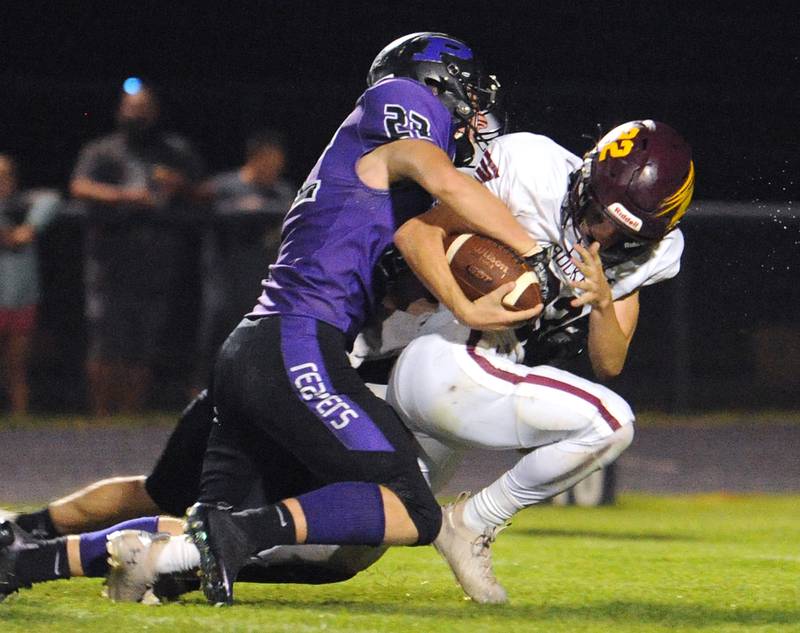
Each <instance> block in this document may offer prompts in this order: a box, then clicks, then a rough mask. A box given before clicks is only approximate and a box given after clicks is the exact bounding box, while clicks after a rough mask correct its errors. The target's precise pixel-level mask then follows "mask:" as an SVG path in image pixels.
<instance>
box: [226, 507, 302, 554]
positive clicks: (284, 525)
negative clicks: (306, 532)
mask: <svg viewBox="0 0 800 633" xmlns="http://www.w3.org/2000/svg"><path fill="white" fill-rule="evenodd" d="M231 518H232V519H233V524H234V525H235V526H236V527H237V528H239V529H240V530H241V531H242V532H243V533H244V535H245V537H246V538H247V543H248V544H249V545H250V546H252V550H253V551H258V550H261V549H266V548H268V547H272V546H274V545H293V544H295V543H297V535H296V533H295V529H294V519H293V518H292V513H291V512H289V510H288V509H287V508H286V506H285V505H283V504H282V503H276V504H274V505H269V506H263V507H261V508H252V509H249V510H242V511H240V512H231Z"/></svg>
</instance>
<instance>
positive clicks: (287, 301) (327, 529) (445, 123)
mask: <svg viewBox="0 0 800 633" xmlns="http://www.w3.org/2000/svg"><path fill="white" fill-rule="evenodd" d="M368 84H369V88H368V89H367V90H366V92H364V93H363V94H362V96H361V97H360V98H359V99H358V101H357V103H356V107H355V109H354V111H353V112H352V113H351V114H350V115H349V116H348V117H347V118H346V119H345V121H344V122H343V123H342V125H341V126H340V128H339V129H338V130H337V131H336V133H335V134H334V136H333V138H332V139H331V141H330V143H329V144H328V146H327V147H326V149H325V151H324V152H323V154H322V156H321V157H320V158H319V160H318V161H317V164H316V165H315V166H314V168H313V169H312V170H311V173H310V174H309V176H308V178H307V180H306V182H305V183H304V185H303V186H302V187H301V189H300V191H299V193H298V195H297V198H296V199H295V201H294V204H293V205H292V207H291V209H290V210H289V212H288V214H287V216H286V219H285V221H284V226H283V232H282V244H281V249H280V253H279V257H278V260H277V262H276V263H275V264H274V265H273V266H271V267H270V272H269V276H268V277H267V279H265V280H264V282H263V284H262V285H263V293H262V295H261V297H260V299H259V301H258V303H257V305H256V306H255V308H254V309H253V311H252V312H250V313H249V314H248V315H247V316H246V317H245V318H244V319H243V321H242V322H241V323H240V324H239V326H238V327H237V328H236V329H235V330H234V331H233V332H232V333H231V335H230V336H229V338H228V340H227V341H226V342H225V344H224V345H223V346H222V348H221V350H220V353H219V355H218V358H217V362H216V367H215V371H214V376H213V389H212V394H213V395H212V400H213V407H214V415H215V417H214V424H213V427H212V430H211V434H210V437H209V440H208V446H207V449H206V453H205V461H204V465H203V473H202V477H201V486H200V496H199V499H200V500H199V502H198V503H196V504H195V505H194V506H192V507H191V508H190V510H189V513H188V515H187V534H188V536H189V537H190V538H189V539H183V538H177V539H172V540H171V541H168V543H169V546H170V547H171V548H173V549H174V550H175V557H176V559H177V560H179V561H180V564H179V565H178V566H180V565H184V564H185V565H186V566H187V568H188V567H194V566H197V564H198V563H199V565H200V567H201V570H202V586H203V590H204V592H205V594H206V597H207V599H208V600H209V602H211V603H215V604H219V603H227V604H230V603H231V602H232V600H233V583H234V581H235V580H236V577H237V574H238V572H239V570H240V569H241V568H242V566H244V564H245V563H246V561H247V560H248V558H249V556H250V555H251V554H254V553H256V552H259V551H262V550H265V549H268V548H270V547H272V546H275V545H280V544H303V543H308V544H323V545H324V544H350V545H380V544H398V545H399V544H405V545H422V544H428V543H430V542H431V541H432V540H433V539H434V538H435V537H436V535H437V534H438V532H439V528H440V525H441V510H440V508H439V506H438V504H437V502H436V500H435V498H434V496H433V494H432V493H431V491H430V489H429V487H428V485H427V483H426V481H425V479H424V478H423V476H422V474H421V473H420V471H419V468H418V466H417V461H416V451H415V447H414V444H413V442H412V440H411V438H410V435H409V433H408V431H407V430H406V429H405V428H404V426H403V424H402V422H401V421H400V419H399V418H398V416H397V414H396V413H395V412H394V411H393V410H392V409H391V408H390V407H389V406H388V405H387V404H386V403H385V402H384V401H383V400H381V399H380V398H378V397H376V396H375V395H373V394H372V392H371V391H370V390H369V389H368V388H367V387H366V385H365V384H364V382H363V381H362V380H361V379H360V378H359V376H358V374H357V373H356V371H355V370H354V369H352V368H351V366H350V364H349V362H348V358H347V354H346V352H347V349H348V347H349V346H350V344H351V343H352V341H353V339H354V337H355V335H356V334H357V333H358V331H359V330H360V328H361V327H362V325H363V324H364V323H365V322H366V321H367V319H368V318H369V317H371V316H372V314H373V313H374V311H375V309H376V306H377V304H378V303H379V299H380V297H379V293H380V288H381V286H382V285H383V284H382V280H381V279H380V278H379V276H376V275H375V274H374V271H375V270H376V264H377V263H378V261H379V259H380V258H381V256H382V255H383V254H384V252H385V251H386V250H387V249H388V248H389V247H390V246H391V245H392V243H394V244H395V245H396V247H397V248H398V250H399V251H400V252H401V253H402V254H404V255H406V256H408V255H410V254H411V253H412V252H413V251H414V249H415V244H414V243H413V240H410V239H409V237H408V234H407V232H406V231H404V226H403V225H404V224H405V223H406V221H408V220H410V219H411V218H413V217H415V216H417V215H420V214H422V213H424V212H425V211H427V210H428V209H429V208H430V206H431V205H432V204H433V202H434V200H437V201H439V202H441V203H443V204H445V205H447V206H448V207H449V208H451V209H452V210H453V212H454V213H455V214H457V215H458V216H459V217H460V218H462V220H463V221H464V222H465V223H466V224H467V225H469V226H470V227H471V228H473V229H474V230H475V231H476V232H479V233H483V234H486V235H489V236H492V237H494V238H496V239H499V240H501V241H503V242H505V243H506V244H508V245H509V246H511V247H512V248H514V249H515V250H517V251H518V252H519V253H520V254H522V255H523V256H526V257H537V256H540V254H541V253H542V249H541V248H540V247H539V246H538V244H537V243H536V242H535V240H533V238H531V237H530V236H529V235H528V233H527V232H526V231H525V230H524V229H523V228H522V226H521V225H519V224H518V223H517V222H516V220H515V219H514V218H513V216H512V215H511V213H510V212H509V210H508V208H507V207H506V206H505V205H504V204H503V203H502V202H500V201H499V200H498V199H497V198H495V197H494V196H493V195H492V194H491V193H489V192H488V191H487V190H486V189H485V188H484V187H482V186H481V185H480V184H479V183H478V182H477V181H475V180H474V179H472V178H470V177H469V176H467V175H466V174H463V173H461V172H459V171H458V170H457V169H456V168H455V166H454V165H453V158H454V156H455V153H456V140H455V139H456V138H457V137H462V138H464V137H466V136H468V128H469V127H470V126H471V125H472V122H473V120H474V119H475V117H476V114H477V112H479V111H482V110H487V109H489V108H490V107H491V105H492V103H493V101H494V97H495V92H496V89H497V84H496V82H495V81H494V80H493V78H491V77H489V76H486V75H485V74H484V73H483V72H482V70H481V68H480V66H479V65H478V64H477V62H476V60H475V58H474V55H473V53H472V50H471V49H470V48H469V47H468V46H467V45H466V44H465V43H464V42H462V41H460V40H457V39H455V38H452V37H450V36H447V35H444V34H441V33H415V34H411V35H408V36H405V37H403V38H400V39H398V40H396V41H395V42H392V43H391V44H390V45H389V46H387V47H386V48H385V49H384V50H383V51H381V52H380V53H379V55H378V57H377V58H376V59H375V60H374V62H373V64H372V67H371V68H370V72H369V78H368ZM409 259H410V260H411V261H413V262H414V272H415V273H416V274H417V275H418V276H419V277H420V279H421V280H422V281H423V282H424V283H425V285H426V286H427V287H428V289H429V290H430V291H431V292H432V293H433V294H434V295H435V296H436V297H437V298H438V299H439V300H440V301H441V302H442V303H444V304H445V305H447V306H448V307H449V308H450V309H451V310H452V312H453V313H454V314H455V315H456V316H457V318H459V319H460V320H461V321H462V322H463V323H464V324H466V325H468V326H470V327H473V328H476V329H481V330H494V329H506V328H509V327H512V326H514V325H515V324H518V323H520V322H523V321H526V320H528V319H531V318H533V317H534V316H536V315H537V314H538V313H539V312H540V311H541V306H539V307H537V308H534V309H533V310H528V311H522V312H511V311H509V310H506V309H505V308H504V307H503V305H502V297H503V296H504V295H505V294H506V293H508V292H509V291H510V290H511V289H512V288H513V283H512V284H508V285H506V286H503V287H501V288H498V289H497V290H496V291H495V292H493V293H491V294H489V295H487V296H485V297H482V298H481V299H479V300H477V301H475V302H471V301H469V300H468V299H467V298H466V297H465V296H464V294H463V293H462V292H461V290H460V288H459V286H458V284H457V283H456V281H455V279H454V278H453V277H452V274H451V273H450V270H449V267H448V264H447V260H446V258H445V255H444V250H443V248H442V249H441V252H439V251H435V252H431V253H428V254H426V255H425V256H424V257H420V255H419V253H414V256H413V257H409ZM103 542H104V539H103ZM154 543H155V541H154ZM159 543H160V542H159ZM162 546H163V547H166V545H162ZM10 547H13V544H12V545H11V546H10ZM87 548H88V545H87ZM7 549H8V548H7ZM8 551H10V550H8ZM8 551H7V553H6V554H7V555H6V556H5V558H6V561H8V560H9V559H10V558H12V556H11V555H9V554H8ZM17 555H18V552H15V553H14V556H17ZM29 580H30V579H29ZM7 588H8V589H9V590H13V587H11V586H10V585H9V586H8V587H7ZM4 591H5V589H4Z"/></svg>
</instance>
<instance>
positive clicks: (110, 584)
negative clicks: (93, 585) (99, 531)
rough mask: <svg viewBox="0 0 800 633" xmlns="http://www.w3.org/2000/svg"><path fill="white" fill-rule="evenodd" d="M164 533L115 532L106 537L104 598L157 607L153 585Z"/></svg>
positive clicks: (164, 540)
mask: <svg viewBox="0 0 800 633" xmlns="http://www.w3.org/2000/svg"><path fill="white" fill-rule="evenodd" d="M169 539H170V535H169V534H166V533H164V532H159V533H157V534H151V533H150V532H143V531H141V530H118V531H116V532H113V533H111V534H109V535H108V538H107V539H106V549H107V550H108V554H109V556H108V565H109V571H108V577H107V578H106V590H105V595H106V596H107V597H108V598H110V599H111V600H113V601H114V602H145V603H149V604H153V603H156V604H157V603H158V599H157V598H155V596H154V595H153V591H152V589H153V585H154V584H155V581H156V579H157V578H158V572H157V571H156V561H157V560H158V554H159V553H160V552H161V550H162V549H163V548H164V546H165V545H166V544H167V543H168V542H169Z"/></svg>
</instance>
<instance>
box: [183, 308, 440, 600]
mask: <svg viewBox="0 0 800 633" xmlns="http://www.w3.org/2000/svg"><path fill="white" fill-rule="evenodd" d="M343 349H344V344H343V340H342V335H341V333H339V332H337V331H336V330H335V329H333V328H330V327H329V326H327V325H324V324H320V323H318V322H316V321H313V320H311V319H302V318H300V319H293V318H282V319H277V318H266V319H261V320H259V321H257V322H253V323H248V324H246V325H244V326H240V327H239V328H238V329H237V330H236V332H234V334H233V335H232V336H231V338H229V340H228V342H227V343H226V344H225V346H223V350H222V353H221V355H220V360H219V361H218V363H217V375H216V377H215V380H216V385H215V404H216V406H217V407H218V417H219V421H220V425H219V426H218V427H216V428H215V429H214V431H213V432H212V436H211V439H210V441H209V451H208V453H207V457H206V464H205V467H204V474H203V484H202V492H201V500H202V501H205V502H206V503H202V504H198V505H197V506H195V508H194V509H193V511H192V512H191V513H190V515H189V517H188V524H189V533H190V534H191V535H192V536H193V539H194V541H195V542H196V543H198V544H199V545H200V548H201V550H203V549H204V548H205V550H206V551H203V552H202V553H203V556H204V559H205V560H207V561H210V566H208V567H206V566H205V565H204V567H206V568H205V569H204V571H205V575H206V578H208V579H210V581H209V582H208V583H207V586H206V590H207V591H206V593H207V596H208V597H209V599H211V600H212V601H223V602H224V601H229V600H230V596H231V592H230V587H231V585H232V581H233V579H234V576H235V573H236V571H237V569H236V567H237V566H238V565H240V564H241V561H242V559H243V558H244V557H246V556H247V555H249V554H251V553H252V552H254V551H258V550H263V549H267V548H268V547H270V546H272V545H276V544H294V543H310V544H354V545H379V544H382V543H387V544H417V543H419V544H422V543H428V542H430V541H431V540H432V539H433V538H434V537H435V535H436V533H437V532H438V529H439V522H440V516H441V515H440V513H439V509H438V506H437V505H436V502H435V500H434V498H433V495H432V494H431V492H430V490H429V489H428V487H427V485H426V483H425V480H424V478H423V477H422V475H421V473H420V472H419V469H418V467H417V464H416V455H415V450H414V447H413V443H412V441H411V438H410V436H409V434H408V432H407V431H406V430H405V429H404V428H403V426H402V424H401V423H400V421H399V420H398V419H397V417H396V414H394V412H393V411H392V410H391V408H390V407H388V406H387V405H386V403H384V402H383V401H381V400H380V399H378V398H376V397H375V396H374V395H373V394H372V393H371V392H370V391H369V390H368V389H367V388H366V386H365V385H364V383H363V382H362V381H361V380H360V379H359V378H358V375H357V374H356V373H355V371H354V370H353V369H352V368H351V367H350V365H349V362H348V360H347V356H346V355H345V354H344V352H343ZM267 376H268V377H269V378H268V379H267V378H266V377H267ZM262 377H263V378H262ZM242 385H244V386H245V389H241V386H242ZM259 438H260V441H259ZM265 438H268V439H269V440H271V441H274V442H276V443H278V444H279V445H280V446H281V447H282V448H283V449H284V451H285V452H286V453H288V454H289V455H290V456H291V457H292V458H294V459H296V460H297V462H298V463H300V464H301V465H302V467H303V468H304V469H306V470H307V472H308V473H309V474H310V475H311V477H312V479H316V480H317V481H319V482H321V483H322V484H323V485H322V487H316V489H315V488H314V486H313V484H312V485H311V486H308V487H306V490H310V492H306V493H303V494H299V495H296V496H293V497H290V498H287V499H285V500H284V501H282V502H280V503H277V504H273V505H268V506H265V507H261V508H258V509H251V510H245V511H240V512H232V513H231V512H224V511H222V510H219V509H217V508H215V507H214V506H213V505H211V503H213V502H220V501H227V502H228V503H229V504H230V505H232V506H234V507H236V506H237V505H239V504H240V503H241V499H242V498H243V497H244V495H245V494H246V493H247V488H248V483H247V481H248V479H252V478H253V476H254V475H257V474H259V473H258V470H257V468H258V461H259V460H262V461H263V459H264V456H263V455H262V456H259V455H258V447H259V445H260V444H263V442H264V441H265ZM231 449H233V450H231ZM254 449H255V452H254ZM237 452H238V453H239V456H237V457H236V459H235V461H238V462H239V463H238V464H237V465H236V467H235V468H234V469H227V470H224V469H221V468H218V467H216V466H214V464H215V461H214V460H209V454H212V455H213V454H215V453H216V454H217V456H218V457H219V456H223V458H224V456H225V455H235V453H237ZM218 461H220V460H219V459H217V460H216V462H218ZM212 466H213V467H212ZM236 469H238V470H239V471H240V472H241V473H244V474H243V475H239V476H237V475H236V473H235V470H236ZM209 543H210V546H209ZM226 559H227V560H228V561H232V562H231V563H230V565H229V566H226V565H227V563H225V562H224V561H225V560H226ZM217 561H223V564H218V562H217Z"/></svg>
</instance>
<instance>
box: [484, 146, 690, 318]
mask: <svg viewBox="0 0 800 633" xmlns="http://www.w3.org/2000/svg"><path fill="white" fill-rule="evenodd" d="M582 164H583V160H582V159H581V158H580V157H578V156H576V155H575V154H573V153H572V152H570V151H569V150H567V149H565V148H563V147H561V146H560V145H558V144H557V143H556V142H555V141H553V140H552V139H550V138H548V137H546V136H541V135H538V134H531V133H528V132H520V133H515V134H508V135H506V136H501V137H499V138H497V139H495V140H494V141H492V143H491V144H490V145H489V147H488V148H487V150H486V152H484V154H483V156H482V157H481V161H480V163H479V165H478V167H477V168H476V170H475V177H476V178H477V179H478V180H480V181H482V182H483V184H484V185H485V186H486V187H487V188H488V189H489V190H490V191H491V192H492V193H494V194H495V195H496V196H498V197H499V198H500V199H501V200H503V202H505V203H506V205H507V206H508V207H509V208H510V209H511V212H512V213H513V215H514V216H515V217H516V218H517V220H518V221H519V223H520V224H522V226H524V227H525V228H526V229H527V231H528V232H529V233H530V234H531V235H532V236H533V237H534V238H535V239H536V240H537V241H538V242H539V243H540V244H542V245H543V246H545V247H547V246H552V247H553V257H552V260H551V262H550V271H551V272H552V273H553V274H554V275H555V277H556V278H557V279H558V281H559V282H560V291H559V298H567V297H570V298H571V297H573V296H574V293H575V291H574V290H573V289H572V288H571V287H570V286H569V284H568V283H567V282H568V281H569V280H577V279H582V278H583V275H582V274H581V272H580V271H579V270H578V268H577V267H576V266H575V264H573V263H572V257H573V251H574V249H575V243H576V241H577V235H576V232H575V230H574V228H573V226H572V222H571V220H569V219H565V218H564V217H563V213H562V207H563V204H564V202H565V200H566V197H567V193H568V191H569V177H570V174H572V173H573V172H574V171H576V170H577V169H580V167H581V165H582ZM682 252H683V235H682V234H681V232H680V231H679V230H675V231H672V232H671V233H669V234H668V235H667V236H666V237H665V238H664V239H663V240H662V241H661V242H660V243H659V244H658V246H657V247H656V248H655V249H653V250H652V251H650V252H648V253H646V254H644V255H643V256H640V257H638V258H634V259H632V260H630V261H627V262H624V263H622V264H619V265H617V266H614V267H612V268H608V269H606V277H607V278H608V280H609V283H610V285H611V292H612V295H613V297H614V299H615V300H617V299H620V298H622V297H624V296H626V295H628V294H630V293H632V292H634V291H635V290H637V289H638V288H641V287H642V286H647V285H650V284H654V283H657V282H659V281H663V280H665V279H669V278H671V277H674V276H675V275H676V274H677V273H678V270H679V269H680V258H681V254H682ZM589 310H590V308H589V306H584V308H583V310H576V309H573V308H569V306H568V302H567V301H560V302H559V301H558V300H553V301H551V302H550V303H549V305H548V306H547V308H546V310H545V313H544V316H543V320H544V321H547V322H553V321H560V322H561V323H566V322H569V321H572V320H574V319H576V318H578V317H579V316H581V315H582V314H585V313H587V312H588V311H589Z"/></svg>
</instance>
